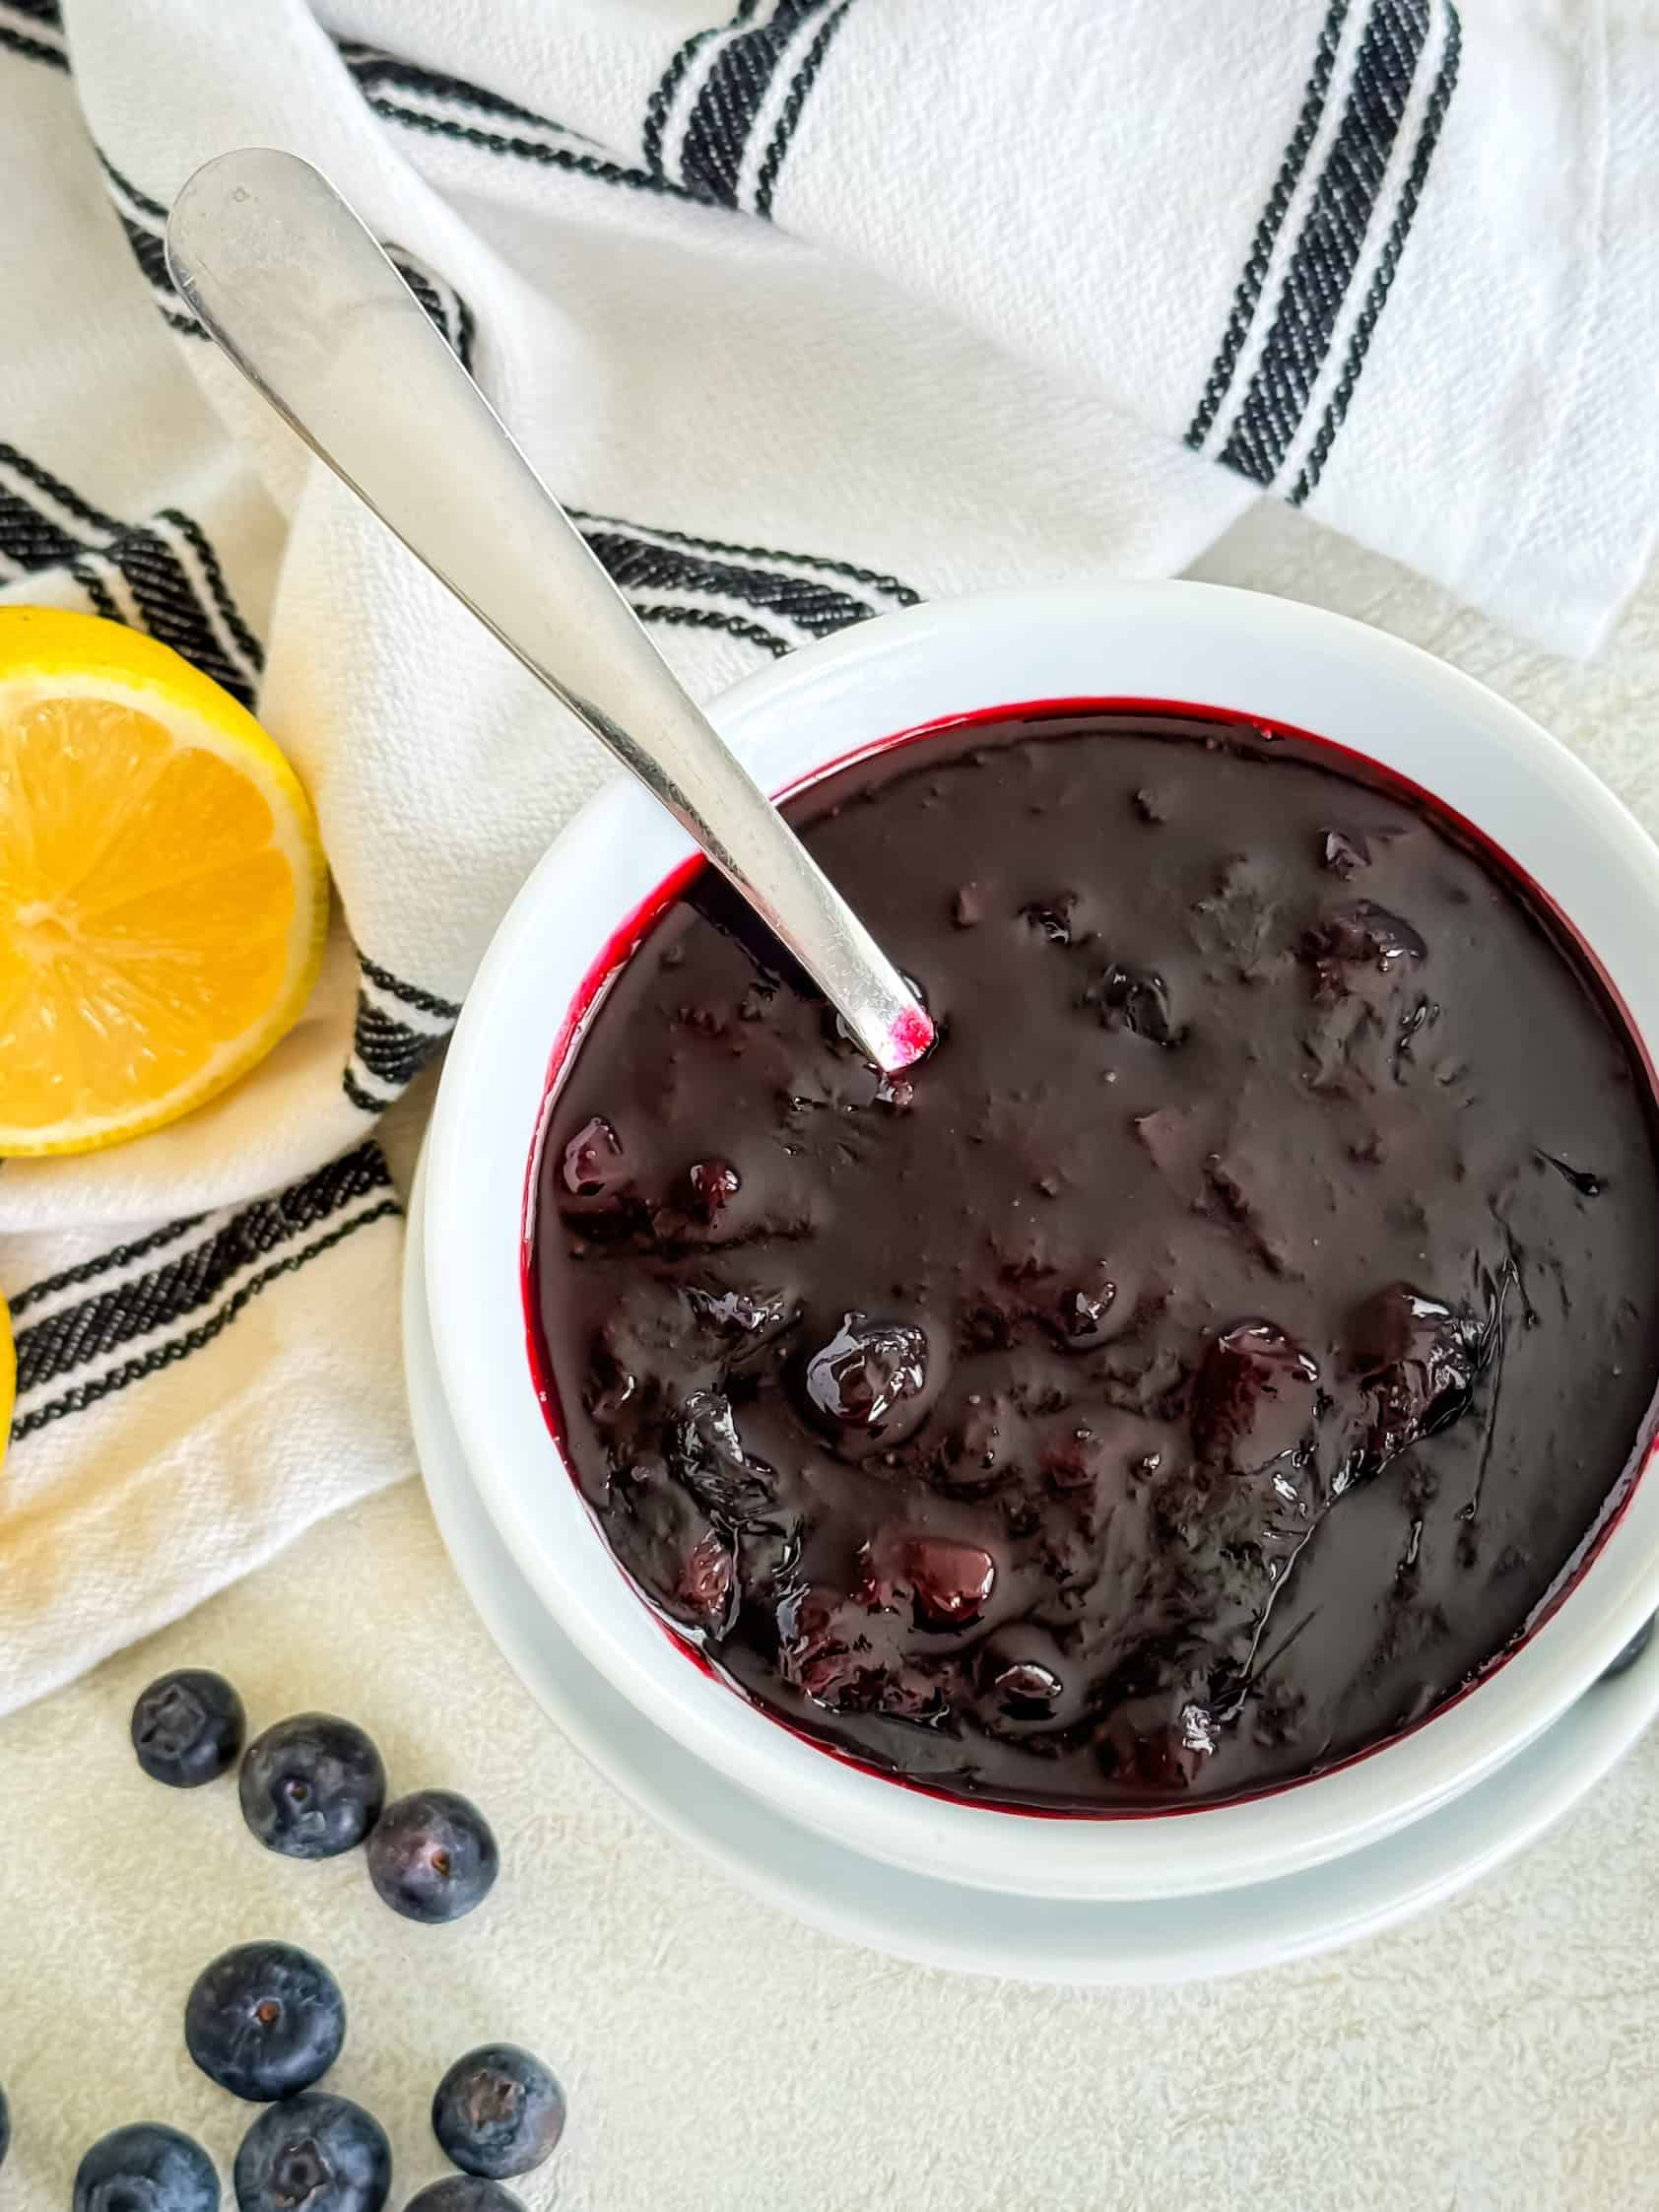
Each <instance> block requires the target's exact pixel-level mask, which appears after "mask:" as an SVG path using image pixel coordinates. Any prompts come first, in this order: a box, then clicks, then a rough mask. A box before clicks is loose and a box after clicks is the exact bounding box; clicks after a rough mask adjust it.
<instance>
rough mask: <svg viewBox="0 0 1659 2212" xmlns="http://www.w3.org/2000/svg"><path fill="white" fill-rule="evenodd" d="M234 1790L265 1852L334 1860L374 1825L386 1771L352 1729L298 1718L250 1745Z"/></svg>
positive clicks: (325, 1719) (324, 1716)
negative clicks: (236, 1790)
mask: <svg viewBox="0 0 1659 2212" xmlns="http://www.w3.org/2000/svg"><path fill="white" fill-rule="evenodd" d="M238 1789H239V1793H240V1796H241V1806H242V1818H243V1820H245V1821H246V1822H247V1825H248V1827H249V1828H250V1829H251V1830H252V1831H253V1834H254V1835H255V1836H256V1837H257V1838H258V1839H259V1841H260V1843H263V1844H264V1845H265V1848H266V1849H267V1850H269V1851H279V1852H281V1853H282V1855H283V1856H284V1857H285V1858H334V1857H336V1856H337V1855H338V1854H339V1853H340V1852H341V1851H349V1850H351V1849H352V1848H353V1846H354V1845H355V1844H358V1843H362V1842H363V1840H364V1838H365V1836H366V1835H367V1834H368V1831H369V1830H370V1829H371V1828H372V1827H373V1826H374V1823H375V1822H376V1821H377V1820H378V1819H379V1817H380V1808H381V1806H382V1805H384V1803H385V1801H386V1770H385V1767H384V1766H383V1765H382V1763H381V1759H380V1754H379V1753H378V1752H377V1751H376V1750H375V1748H374V1746H373V1744H372V1743H371V1742H370V1741H369V1739H368V1737H367V1736H365V1734H364V1732H363V1730H362V1729H361V1728H360V1727H358V1726H357V1725H356V1723H355V1722H353V1721H350V1720H340V1719H337V1718H336V1717H335V1715H334V1714H333V1713H330V1712H297V1713H295V1714H294V1715H293V1717H292V1718H290V1719H288V1720H279V1721H277V1722H276V1724H275V1725H274V1726H273V1727H270V1728H267V1729H266V1731H265V1733H264V1734H263V1735H262V1736H258V1737H256V1738H255V1739H254V1741H253V1742H252V1743H250V1744H249V1745H248V1747H247V1751H246V1753H245V1754H244V1756H243V1759H242V1771H241V1775H240V1776H239V1777H238Z"/></svg>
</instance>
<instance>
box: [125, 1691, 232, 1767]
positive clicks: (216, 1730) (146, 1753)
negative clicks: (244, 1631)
mask: <svg viewBox="0 0 1659 2212" xmlns="http://www.w3.org/2000/svg"><path fill="white" fill-rule="evenodd" d="M246 1728H247V1718H246V1715H245V1714H244V1713H243V1711H242V1701H241V1700H240V1698H238V1697H237V1695H236V1693H235V1692H234V1690H232V1687H231V1685H230V1684H229V1683H228V1682H227V1681H226V1679H225V1677H224V1676H223V1675H222V1674H208V1673H206V1672H205V1671H204V1670H203V1669H202V1668H200V1667H181V1668H179V1669H178V1671H177V1672H176V1673H174V1674H164V1675H163V1676H162V1678H161V1680H160V1681H158V1682H152V1683H151V1685H150V1687H149V1689H148V1690H146V1691H145V1692H144V1693H143V1695H142V1696H141V1697H140V1698H139V1701H138V1703H137V1705H135V1706H134V1707H133V1709H132V1747H133V1749H134V1751H136V1752H137V1754H138V1763H139V1765H140V1766H141V1767H142V1768H143V1769H144V1772H145V1773H146V1774H147V1775H148V1776H150V1778H151V1780H152V1781H165V1782H166V1783H167V1784H168V1785H169V1786H170V1787H171V1788H173V1789H196V1788H199V1787H200V1785H201V1784H202V1783H203V1782H205V1781H217V1780H218V1778H219V1776H221V1775H222V1774H224V1773H225V1772H226V1771H227V1769H228V1768H231V1767H233V1766H234V1765H235V1763H236V1754H237V1753H238V1752H239V1751H240V1750H241V1748H242V1737H243V1735H244V1734H245V1732H246Z"/></svg>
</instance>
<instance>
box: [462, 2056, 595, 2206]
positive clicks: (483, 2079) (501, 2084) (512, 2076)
mask: <svg viewBox="0 0 1659 2212" xmlns="http://www.w3.org/2000/svg"><path fill="white" fill-rule="evenodd" d="M432 2133H433V2134H434V2135H435V2136H436V2137H437V2141H438V2148H439V2149H440V2150H441V2151H442V2153H443V2155H444V2157H445V2158H448V2159H453V2161H454V2162H455V2164H456V2165H457V2166H458V2167H460V2169H461V2170H462V2172H463V2173H465V2174H483V2175H488V2176H489V2177H490V2178H491V2179H492V2180H499V2179H500V2178H502V2176H503V2175H508V2174H528V2173H529V2172H530V2171H531V2169H532V2168H533V2167H537V2166H540V2165H541V2164H542V2163H543V2162H544V2160H546V2159H550V2158H551V2157H552V2156H553V2154H554V2151H555V2150H556V2149H557V2148H558V2144H559V2138H560V2137H561V2135H563V2134H564V2091H563V2090H562V2089H561V2088H560V2086H559V2084H558V2082H557V2081H555V2080H554V2078H553V2076H552V2074H550V2073H549V2072H548V2070H547V2068H546V2067H545V2066H544V2065H543V2064H542V2062H541V2060H540V2059H539V2058H533V2057H532V2056H531V2054H530V2053H529V2051H527V2050H520V2048H519V2047H518V2045H517V2044H483V2045H482V2046H481V2047H480V2048H479V2049H477V2050H469V2051H468V2052H467V2054H466V2056H465V2057H464V2058H457V2059H456V2061H455V2063H454V2065H453V2066H451V2067H450V2069H449V2071H448V2073H446V2074H445V2075H444V2077H443V2079H442V2080H441V2081H440V2082H439V2083H438V2085H437V2095H436V2096H435V2097H434V2098H433V2099H432Z"/></svg>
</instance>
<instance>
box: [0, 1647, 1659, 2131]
mask: <svg viewBox="0 0 1659 2212" xmlns="http://www.w3.org/2000/svg"><path fill="white" fill-rule="evenodd" d="M1654 1618H1655V1617H1654V1616H1653V1615H1651V1614H1650V1615H1649V1616H1648V1618H1647V1619H1646V1620H1645V1621H1644V1622H1643V1623H1642V1625H1641V1627H1640V1628H1639V1629H1637V1631H1636V1633H1635V1635H1634V1636H1632V1637H1631V1639H1630V1641H1629V1642H1628V1643H1626V1644H1625V1645H1624V1646H1623V1648H1622V1649H1621V1650H1620V1651H1619V1652H1617V1653H1616V1655H1615V1656H1614V1658H1613V1659H1612V1660H1611V1662H1610V1663H1609V1664H1608V1665H1607V1666H1605V1667H1603V1669H1602V1676H1601V1678H1602V1680H1603V1681H1604V1682H1611V1681H1613V1679H1614V1678H1615V1676H1616V1675H1621V1674H1628V1672H1629V1671H1630V1669H1631V1667H1633V1666H1634V1665H1635V1663H1636V1661H1637V1660H1638V1659H1639V1658H1640V1657H1641V1655H1642V1653H1643V1652H1644V1651H1645V1650H1646V1649H1647V1647H1648V1645H1649V1644H1650V1643H1651V1642H1653V1629H1654ZM4 2156H5V2136H4V2133H3V2132H0V2157H4Z"/></svg>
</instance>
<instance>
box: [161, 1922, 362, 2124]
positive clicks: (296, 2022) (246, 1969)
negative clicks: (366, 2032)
mask: <svg viewBox="0 0 1659 2212" xmlns="http://www.w3.org/2000/svg"><path fill="white" fill-rule="evenodd" d="M345 2040H346V2000H345V1998H344V1997H343V1996H342V1995H341V1994H340V1984H339V1982H337V1981H336V1980H335V1978H334V1977H333V1975H331V1974H330V1973H329V1971H328V1969H327V1967H325V1966H324V1965H323V1964H322V1962H321V1960H320V1959H313V1958H312V1957H311V1955H310V1953H309V1952H308V1951H300V1950H299V1949H297V1948H296V1946H295V1945H294V1944H292V1943H238V1944H237V1945H236V1946H235V1948H234V1949H233V1950H231V1951H225V1952H222V1953H221V1954H220V1956H219V1957H218V1958H217V1959H215V1960H214V1962H213V1964H212V1965H211V1966H208V1967H204V1968H203V1969H202V1971H201V1973H200V1974H199V1975H198V1976H197V1977H196V1984H195V1987H194V1988H193V1989H192V1990H191V1991H190V1996H189V2000H188V2002H187V2003H186V2005H185V2007H184V2041H185V2044H186V2046H187V2047H188V2049H189V2052H190V2055H191V2057H192V2058H193V2059H194V2060H195V2061H196V2063H197V2065H198V2066H200V2068H201V2069H202V2072H203V2073H204V2074H206V2075H207V2076H208V2078H209V2080H210V2081H216V2082H217V2083H218V2084H219V2086H220V2088H221V2089H228V2090H229V2091H230V2092H231V2095H232V2097H245V2098H247V2099H249V2100H250V2101H251V2102H252V2103H253V2104H256V2105H264V2104H269V2103H271V2102H273V2101H274V2100H275V2099H276V2098H278V2097H292V2096H293V2095H294V2093H295V2091H296V2090H297V2089H309V2088H310V2086H311V2084H312V2082H314V2081H320V2080H321V2078H322V2076H323V2075H324V2074H326V2073H327V2071H328V2069H329V2067H330V2066H332V2065H333V2063H334V2061H335V2060H336V2059H337V2058H338V2057H339V2055H340V2046H341V2044H343V2043H344V2042H345Z"/></svg>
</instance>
